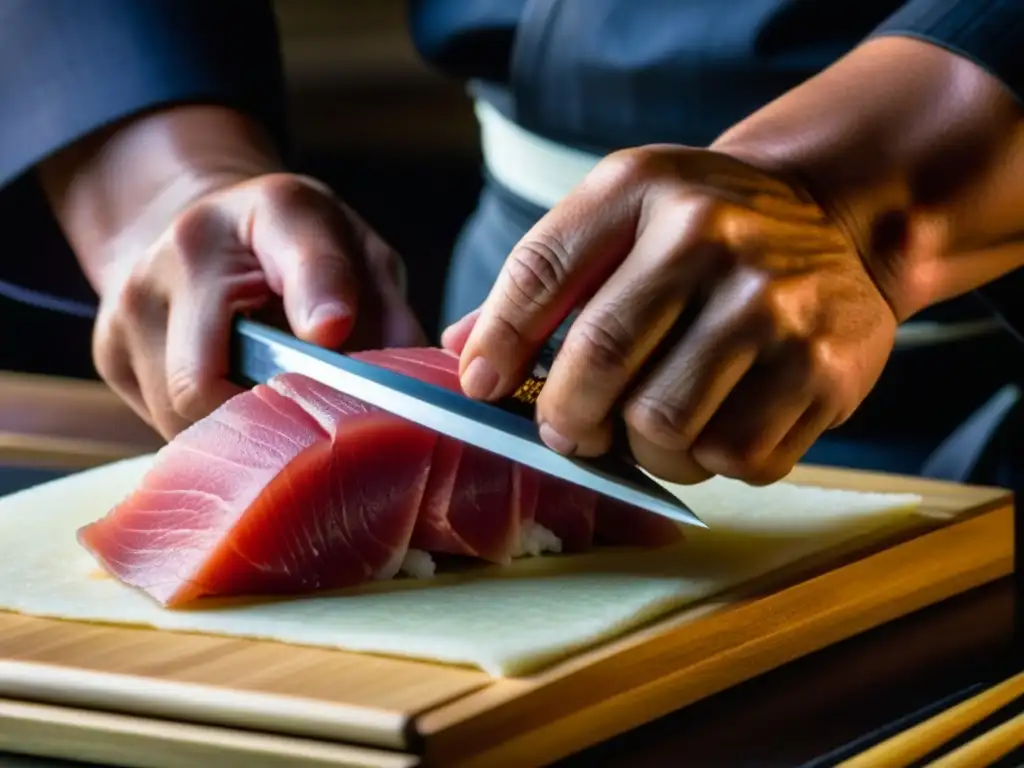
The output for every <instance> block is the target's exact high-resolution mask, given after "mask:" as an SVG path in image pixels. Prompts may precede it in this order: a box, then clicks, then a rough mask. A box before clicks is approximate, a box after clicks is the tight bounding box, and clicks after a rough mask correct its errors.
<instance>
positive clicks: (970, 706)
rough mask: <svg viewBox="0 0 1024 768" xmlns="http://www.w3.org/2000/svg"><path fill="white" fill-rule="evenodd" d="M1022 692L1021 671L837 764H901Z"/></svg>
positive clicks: (857, 767)
mask: <svg viewBox="0 0 1024 768" xmlns="http://www.w3.org/2000/svg"><path fill="white" fill-rule="evenodd" d="M1019 696H1024V672H1020V673H1019V674H1017V675H1014V676H1013V677H1011V678H1009V679H1007V680H1004V681H1003V682H1001V683H999V684H998V685H995V686H992V687H991V688H988V689H987V690H985V691H983V692H982V693H979V694H978V695H977V696H972V697H971V698H969V699H967V701H962V702H960V703H959V704H957V705H955V706H953V707H950V708H949V709H947V710H945V711H943V712H940V713H939V714H937V715H935V716H934V717H931V718H929V719H928V720H925V721H924V722H923V723H919V724H918V725H915V726H914V727H913V728H909V729H908V730H906V731H903V732H902V733H899V734H897V735H896V736H893V737H892V738H890V739H886V740H885V741H883V742H882V743H880V744H876V745H875V746H873V747H871V748H870V749H867V750H865V751H864V752H861V753H860V754H859V755H857V756H856V757H852V758H850V759H849V760H846V761H845V762H843V763H840V764H839V767H838V768H872V766H876V765H885V766H890V768H902V766H907V765H910V764H911V763H913V762H915V761H916V760H918V759H920V758H922V757H924V756H925V755H927V754H928V753H929V752H931V751H932V750H933V749H937V748H938V747H940V746H942V745H943V744H945V743H946V742H948V741H949V740H950V739H952V738H954V737H956V736H957V735H959V734H961V733H963V732H964V731H966V730H967V729H968V728H970V727H971V726H973V725H976V724H977V723H980V722H981V721H982V720H984V719H985V718H986V717H988V716H989V715H991V714H992V713H994V712H996V711H997V710H999V709H1002V708H1003V707H1004V706H1006V705H1007V704H1009V703H1010V702H1011V701H1013V700H1014V699H1016V698H1018V697H1019Z"/></svg>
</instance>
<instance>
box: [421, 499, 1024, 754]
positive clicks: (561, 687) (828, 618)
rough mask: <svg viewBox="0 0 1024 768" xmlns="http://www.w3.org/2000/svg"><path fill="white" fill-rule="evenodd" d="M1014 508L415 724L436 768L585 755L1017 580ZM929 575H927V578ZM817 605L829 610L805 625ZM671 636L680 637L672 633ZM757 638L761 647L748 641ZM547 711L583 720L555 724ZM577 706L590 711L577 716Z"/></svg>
mask: <svg viewBox="0 0 1024 768" xmlns="http://www.w3.org/2000/svg"><path fill="white" fill-rule="evenodd" d="M1012 530H1013V508H1012V507H1010V506H1002V507H999V508H997V509H995V510H993V511H990V512H988V513H986V514H983V515H980V516H977V517H972V518H970V519H965V520H963V521H959V522H956V523H953V524H950V525H946V526H942V527H940V528H938V529H935V530H933V531H931V532H930V533H926V534H924V535H921V536H918V537H916V538H912V539H910V540H909V541H907V542H905V543H904V544H902V545H900V546H897V547H891V548H884V549H882V550H881V551H879V552H876V553H875V554H872V555H870V556H868V557H865V558H862V559H857V560H855V561H854V562H852V563H850V564H848V565H846V566H843V567H841V568H839V569H836V570H831V571H828V572H827V573H824V574H821V575H819V576H817V577H815V578H812V579H809V580H807V581H803V582H800V583H797V584H795V585H793V586H790V587H789V588H787V589H785V590H783V591H781V592H778V593H776V594H774V595H772V597H771V599H769V600H748V601H744V602H739V603H737V604H735V605H731V606H728V605H722V604H721V603H718V605H717V608H718V610H710V609H709V608H707V607H705V609H704V613H703V616H702V620H701V621H693V620H692V619H690V620H689V621H681V620H680V618H679V617H675V618H673V619H671V620H670V621H669V622H661V623H659V624H656V625H654V626H653V627H652V628H650V629H648V630H645V631H641V632H638V633H635V634H634V635H630V636H627V637H626V638H623V639H622V640H620V641H617V642H614V643H612V644H610V645H609V646H608V647H604V648H601V649H598V650H596V651H593V652H590V653H586V654H582V655H581V656H579V657H577V658H575V659H573V660H572V661H571V663H568V664H565V665H560V666H559V667H557V668H556V669H554V670H552V671H551V672H549V673H545V674H541V675H538V676H536V677H535V678H528V679H520V680H516V679H510V680H503V681H499V682H496V683H495V684H494V685H491V686H489V687H488V688H485V689H483V690H481V691H478V692H475V693H471V694H468V695H466V696H464V697H462V698H460V699H458V700H456V701H454V702H452V703H451V704H448V705H444V706H440V707H437V708H434V709H431V710H429V711H427V712H424V713H422V714H421V715H420V716H419V717H417V718H416V720H415V725H416V730H417V732H418V733H419V734H420V736H421V738H422V739H423V741H424V754H425V755H426V756H427V758H428V761H429V763H430V764H431V765H444V766H448V765H453V766H454V765H459V766H466V767H467V768H468V767H470V766H481V767H482V766H497V765H516V766H522V767H523V768H525V767H526V766H529V765H540V764H543V762H544V761H549V760H554V759H557V758H559V757H561V756H564V755H567V754H571V753H572V752H576V751H578V750H580V749H584V748H586V747H588V746H590V745H592V744H594V743H597V742H599V741H602V740H605V739H608V738H611V737H613V736H615V735H618V734H620V733H623V732H625V731H627V730H630V729H631V728H634V727H637V726H639V725H642V724H644V723H646V722H649V721H651V720H653V719H656V718H658V717H661V716H663V715H665V714H668V713H669V712H671V711H674V710H676V709H678V708H680V707H682V706H685V705H687V704H690V703H692V702H694V701H697V700H700V699H702V698H705V697H707V696H710V695H712V694H714V693H717V692H719V691H722V690H725V689H726V688H729V687H731V686H733V685H736V684H738V683H740V682H743V681H745V680H748V679H750V678H752V677H755V676H757V675H760V674H763V673H765V672H767V671H769V670H771V669H774V668H776V667H778V666H780V665H782V664H784V663H786V662H788V661H791V660H793V659H796V658H799V657H801V656H804V655H806V654H808V653H811V652H813V651H816V650H820V649H821V648H824V647H826V646H828V645H830V644H832V643H835V642H838V641H840V640H844V639H846V638H849V637H852V636H853V635H856V634H858V633H860V632H863V631H865V630H868V629H871V628H874V627H876V626H879V625H881V624H884V623H885V622H887V621H891V620H892V619H895V618H898V617H899V616H902V615H905V614H908V613H911V612H913V611H916V610H919V609H920V608H923V607H926V606H928V605H931V604H934V603H936V602H939V601H940V600H943V599H945V598H948V597H951V596H953V595H955V594H958V593H960V592H964V591H966V590H968V589H971V588H973V587H976V586H980V585H982V584H984V583H987V582H990V581H993V580H995V579H998V578H1000V577H1002V576H1006V575H1008V574H1010V573H1012V572H1013V535H1012ZM922 568H924V569H926V572H927V575H923V574H922ZM808 604H818V605H823V606H826V608H825V609H824V610H819V611H817V612H816V613H815V614H814V615H813V616H811V617H810V618H809V619H807V620H806V621H803V622H794V620H793V619H794V617H795V616H800V615H801V614H802V613H805V612H806V606H807V605H808ZM666 624H668V626H666ZM750 626H757V627H758V628H759V631H758V633H757V634H756V635H751V633H750V632H749V631H748V630H747V629H746V628H748V627H750ZM545 700H548V701H550V700H558V701H560V702H562V708H563V710H565V709H571V710H572V714H570V715H568V716H566V717H563V718H560V719H558V720H556V721H551V718H550V708H548V707H546V706H545V704H544V702H545ZM572 700H575V701H576V702H577V704H578V706H568V705H566V704H565V702H566V701H572Z"/></svg>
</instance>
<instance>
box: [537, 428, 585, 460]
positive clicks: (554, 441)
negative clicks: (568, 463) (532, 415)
mask: <svg viewBox="0 0 1024 768" xmlns="http://www.w3.org/2000/svg"><path fill="white" fill-rule="evenodd" d="M538 431H539V432H540V439H541V440H543V441H544V443H545V444H546V445H547V447H548V448H550V449H551V450H553V451H555V452H556V453H561V454H563V455H565V456H569V455H571V454H573V453H575V452H576V443H574V442H573V441H572V440H570V439H569V438H567V437H565V436H564V435H563V434H561V433H560V432H558V431H557V430H556V429H555V428H554V427H552V426H551V425H550V424H548V423H547V422H546V421H545V422H544V423H543V424H541V425H540V429H539V430H538Z"/></svg>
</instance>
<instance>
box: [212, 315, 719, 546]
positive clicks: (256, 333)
mask: <svg viewBox="0 0 1024 768" xmlns="http://www.w3.org/2000/svg"><path fill="white" fill-rule="evenodd" d="M231 341H232V349H231V368H230V377H231V378H232V379H233V380H234V381H235V382H236V383H237V384H240V385H242V386H253V385H254V384H264V383H266V382H267V381H268V380H269V379H271V378H273V377H274V376H277V375H278V374H281V373H298V374H302V375H304V376H308V377H309V378H311V379H314V380H315V381H318V382H320V383H321V384H324V385H325V386H328V387H331V388H332V389H335V390H338V391H339V392H344V393H345V394H347V395H349V396H351V397H354V398H355V399H357V400H361V401H363V402H364V403H367V404H368V405H373V406H376V407H377V408H380V409H381V410H384V411H388V412H389V413H393V414H394V415H396V416H399V417H401V418H404V419H406V420H408V421H411V422H413V423H415V424H419V425H420V426H423V427H426V428H427V429H430V430H433V431H435V432H438V433H440V434H443V435H447V436H448V437H452V438H455V439H456V440H460V441H462V442H464V443H468V444H470V445H474V446H476V447H477V448H480V449H482V450H485V451H488V452H490V453H494V454H498V455H500V456H504V457H505V458H508V459H511V460H512V461H516V462H519V463H520V464H523V465H525V466H528V467H531V468H532V469H535V470H537V471H538V472H541V473H543V474H546V475H552V476H554V477H558V478H560V479H562V480H565V481H567V482H570V483H574V484H575V485H579V486H582V487H584V488H588V489H590V490H593V491H596V492H597V493H599V494H601V495H602V496H608V497H610V498H613V499H616V500H618V501H621V502H624V503H626V504H631V505H633V506H636V507H641V508H643V509H646V510H648V511H650V512H654V513H655V514H658V515H662V516H664V517H668V518H671V519H672V520H675V521H677V522H680V523H684V524H686V525H692V526H696V527H698V528H707V525H705V524H704V523H703V522H702V521H701V520H700V519H699V518H698V517H697V516H696V515H695V514H694V513H693V511H692V510H691V509H690V508H689V507H688V506H687V505H686V504H684V503H683V502H682V501H681V500H680V499H678V498H677V497H676V496H675V495H673V494H672V493H670V492H669V491H668V490H667V489H665V488H664V487H662V486H661V485H660V484H659V483H658V482H656V481H655V480H654V479H653V478H651V477H650V476H648V475H647V474H645V473H644V472H643V471H642V470H641V469H640V468H639V467H638V466H636V464H634V463H632V462H630V461H628V460H627V459H624V458H620V457H617V456H615V455H613V454H606V455H605V456H602V457H599V458H597V459H580V458H576V457H568V456H563V455H562V454H560V453H556V452H555V451H553V450H551V449H550V448H548V447H547V445H545V444H544V442H543V441H542V440H541V439H540V436H539V434H538V429H537V424H536V423H535V422H534V420H533V418H532V415H533V414H532V410H533V401H534V400H535V399H536V395H537V394H539V391H540V389H541V388H542V387H543V376H544V375H546V371H545V370H544V367H543V363H539V364H538V368H537V369H535V371H534V375H533V376H531V377H530V378H529V379H528V380H527V381H526V382H525V383H524V384H523V385H522V386H521V387H520V388H519V390H518V391H517V392H516V394H515V395H513V396H512V397H510V398H506V400H505V402H503V403H498V404H490V403H485V402H481V401H478V400H472V399H470V398H468V397H465V396H464V395H461V394H459V393H457V392H452V391H450V390H447V389H444V388H443V387H438V386H435V385H433V384H429V383H427V382H425V381H420V380H419V379H416V378H413V377H411V376H405V375H403V374H400V373H397V372H395V371H390V370H388V369H386V368H381V367H380V366H376V365H371V364H370V363H366V362H363V361H361V360H356V359H354V358H352V357H349V356H348V355H344V354H340V353H338V352H332V351H330V350H327V349H323V348H322V347H318V346H315V345H313V344H309V343H307V342H304V341H302V340H301V339H298V338H296V337H295V336H293V335H291V334H289V333H286V332H284V331H280V330H278V329H276V328H273V327H271V326H269V325H265V324H263V323H260V322H257V321H254V320H250V319H247V318H238V319H236V320H235V323H234V327H233V330H232V340H231Z"/></svg>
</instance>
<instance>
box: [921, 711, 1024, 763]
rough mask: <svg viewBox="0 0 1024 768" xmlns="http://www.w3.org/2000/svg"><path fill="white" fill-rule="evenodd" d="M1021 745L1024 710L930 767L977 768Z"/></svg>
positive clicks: (1023, 728) (1023, 738) (992, 761)
mask: <svg viewBox="0 0 1024 768" xmlns="http://www.w3.org/2000/svg"><path fill="white" fill-rule="evenodd" d="M1020 746H1024V712H1022V713H1021V714H1019V715H1017V716H1016V717H1014V718H1012V719H1011V720H1008V721H1006V722H1005V723H1003V724H1002V725H1000V726H998V727H996V728H993V729H992V730H991V731H989V732H988V733H984V734H982V735H981V736H978V737H977V738H976V739H972V740H971V741H969V742H967V743H966V744H964V745H963V746H961V747H957V748H956V749H954V750H953V751H952V752H950V753H949V754H946V755H943V756H942V757H940V758H939V759H938V760H934V761H932V762H931V763H930V768H976V766H979V765H992V764H993V763H994V762H995V761H996V760H999V759H1000V758H1003V757H1006V756H1007V755H1008V754H1010V753H1011V752H1012V751H1013V750H1015V749H1017V748H1018V747H1020Z"/></svg>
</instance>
